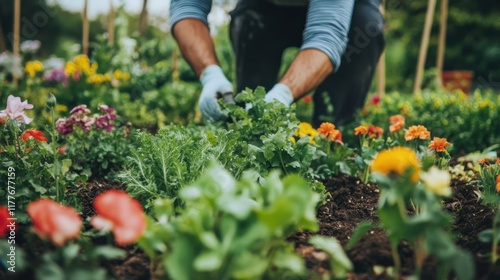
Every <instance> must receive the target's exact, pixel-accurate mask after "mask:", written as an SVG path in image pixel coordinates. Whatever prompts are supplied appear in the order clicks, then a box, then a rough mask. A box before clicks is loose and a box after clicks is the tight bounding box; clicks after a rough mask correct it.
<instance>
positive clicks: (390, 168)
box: [370, 147, 420, 182]
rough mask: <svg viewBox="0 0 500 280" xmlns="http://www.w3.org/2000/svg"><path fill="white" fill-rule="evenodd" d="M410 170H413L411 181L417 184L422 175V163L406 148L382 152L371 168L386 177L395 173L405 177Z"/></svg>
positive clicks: (395, 148)
mask: <svg viewBox="0 0 500 280" xmlns="http://www.w3.org/2000/svg"><path fill="white" fill-rule="evenodd" d="M408 168H411V169H412V171H411V175H410V180H411V181H412V182H417V181H418V176H419V173H420V162H419V160H418V158H417V155H416V154H415V152H414V151H413V150H411V149H409V148H406V147H394V148H392V149H389V150H384V151H381V152H380V153H379V154H378V155H377V157H376V158H375V159H374V160H373V163H372V165H371V167H370V169H371V171H373V172H378V173H381V174H384V175H390V174H392V173H395V174H397V175H399V176H402V175H404V173H405V172H406V170H408Z"/></svg>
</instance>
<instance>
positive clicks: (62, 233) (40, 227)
mask: <svg viewBox="0 0 500 280" xmlns="http://www.w3.org/2000/svg"><path fill="white" fill-rule="evenodd" d="M27 212H28V215H29V216H30V218H31V221H32V222H33V229H34V230H35V232H36V234H38V236H40V238H49V239H50V240H51V241H52V243H54V244H55V245H57V246H63V245H64V243H66V241H67V240H70V239H75V238H77V237H78V236H79V235H80V229H81V228H82V219H81V218H80V216H79V215H78V213H77V212H76V210H75V209H73V208H71V207H68V206H64V205H61V204H59V203H57V202H55V201H53V200H50V199H48V198H42V199H39V200H37V201H34V202H31V203H30V204H28V207H27Z"/></svg>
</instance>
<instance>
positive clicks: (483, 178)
mask: <svg viewBox="0 0 500 280" xmlns="http://www.w3.org/2000/svg"><path fill="white" fill-rule="evenodd" d="M470 183H471V184H474V185H476V186H477V188H478V189H479V191H480V192H479V194H480V196H481V197H482V198H483V200H482V201H483V203H485V204H486V205H488V206H490V207H491V208H492V209H493V212H494V214H495V216H494V217H493V225H492V227H491V229H486V230H483V231H482V232H481V233H479V240H481V241H483V242H485V243H491V245H492V246H491V262H492V263H493V264H494V263H496V262H497V260H498V259H499V256H498V253H497V248H498V243H499V242H500V160H498V159H491V158H484V159H482V160H481V168H480V172H479V174H478V178H477V180H474V181H471V182H470Z"/></svg>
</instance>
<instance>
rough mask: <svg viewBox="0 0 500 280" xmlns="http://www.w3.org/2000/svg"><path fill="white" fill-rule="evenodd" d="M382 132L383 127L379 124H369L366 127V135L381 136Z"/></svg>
mask: <svg viewBox="0 0 500 280" xmlns="http://www.w3.org/2000/svg"><path fill="white" fill-rule="evenodd" d="M383 134H384V129H383V128H381V127H380V126H375V125H373V124H370V126H369V127H368V137H372V136H373V137H377V138H381V137H382V135H383Z"/></svg>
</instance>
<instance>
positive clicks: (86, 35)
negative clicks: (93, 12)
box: [82, 0, 89, 55]
mask: <svg viewBox="0 0 500 280" xmlns="http://www.w3.org/2000/svg"><path fill="white" fill-rule="evenodd" d="M87 8H88V0H84V4H83V15H82V16H83V32H82V34H83V35H82V52H83V54H85V55H88V54H89V19H88V16H87Z"/></svg>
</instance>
